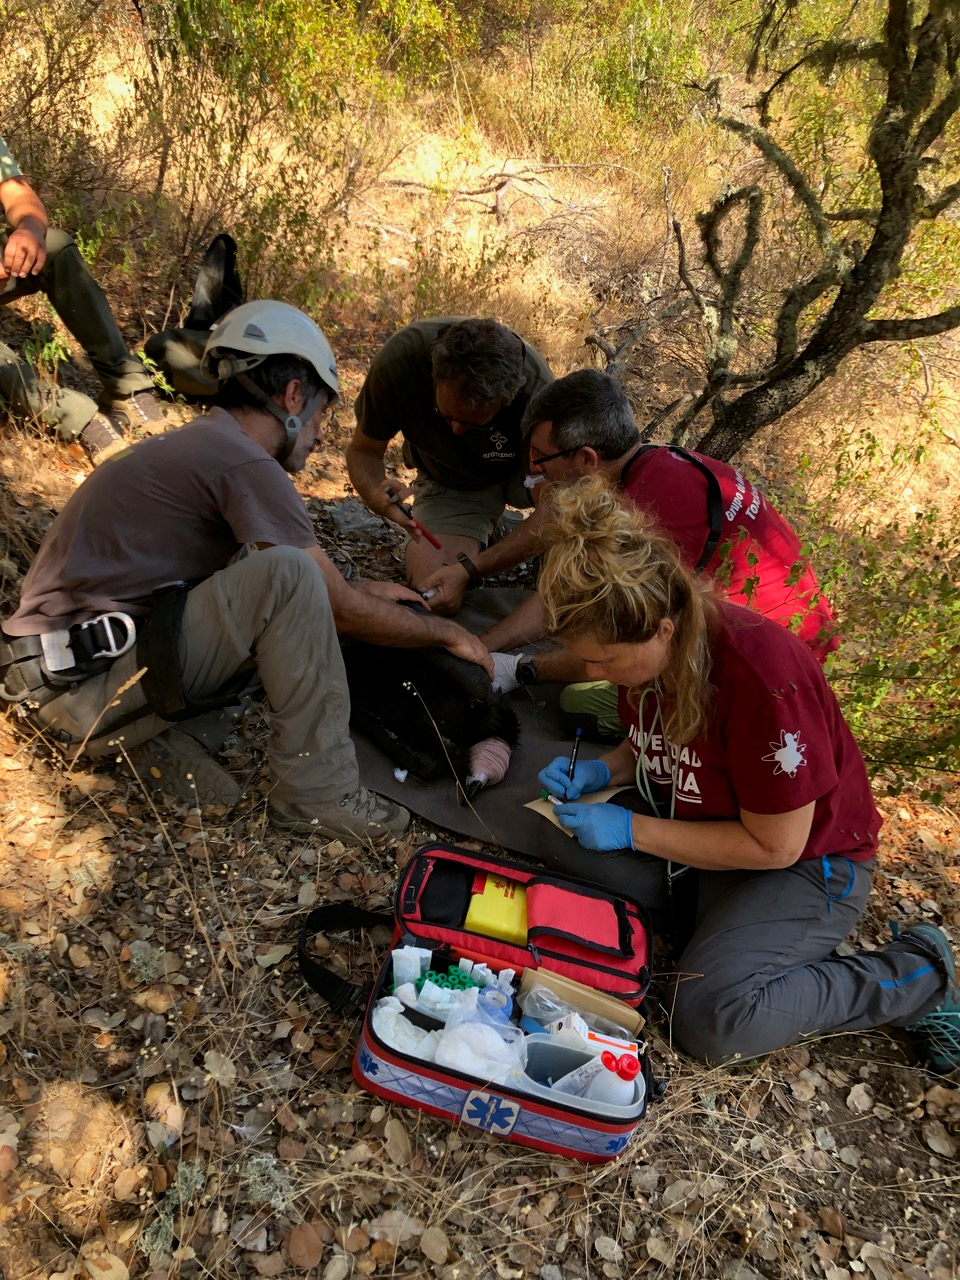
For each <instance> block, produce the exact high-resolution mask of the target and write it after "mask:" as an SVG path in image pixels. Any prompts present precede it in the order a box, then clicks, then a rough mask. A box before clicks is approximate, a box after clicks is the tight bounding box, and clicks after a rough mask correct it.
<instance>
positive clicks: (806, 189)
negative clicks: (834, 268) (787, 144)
mask: <svg viewBox="0 0 960 1280" xmlns="http://www.w3.org/2000/svg"><path fill="white" fill-rule="evenodd" d="M720 124H722V125H723V127H724V128H725V129H729V130H730V131H731V132H732V133H737V134H739V135H740V136H741V137H742V138H746V139H747V141H748V142H752V143H753V145H754V146H755V147H756V148H757V150H758V151H759V152H760V154H761V155H762V156H763V157H764V158H765V159H766V160H768V161H769V162H770V164H772V165H773V166H774V168H776V169H778V170H779V171H780V173H782V174H783V176H784V178H786V180H787V182H788V183H789V184H790V186H791V188H792V189H793V193H794V195H795V196H796V197H797V199H798V200H799V201H800V203H801V204H802V205H803V207H804V208H805V209H806V211H807V213H808V215H809V217H810V221H811V222H812V223H813V227H814V230H815V231H816V233H817V240H818V241H819V243H820V248H821V249H822V250H823V252H824V253H826V254H830V255H833V254H835V253H837V252H838V245H837V242H836V241H835V240H834V238H833V233H832V232H831V230H830V225H829V223H828V222H827V219H826V217H825V216H824V212H823V206H822V205H821V203H820V201H819V200H818V199H817V197H816V196H815V195H814V194H813V190H812V188H811V187H810V184H809V183H808V182H807V180H806V178H805V177H804V176H803V174H802V173H801V172H800V170H799V169H798V168H797V166H796V165H795V164H794V162H793V160H791V158H790V157H789V156H788V155H787V153H786V152H785V151H784V150H783V148H782V147H781V146H779V145H778V144H777V143H776V142H774V140H773V138H772V137H771V136H770V134H769V133H768V132H767V131H766V129H761V128H760V126H759V125H754V124H750V123H749V122H748V121H746V120H738V119H737V118H736V117H735V116H721V117H720Z"/></svg>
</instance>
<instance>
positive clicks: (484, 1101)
mask: <svg viewBox="0 0 960 1280" xmlns="http://www.w3.org/2000/svg"><path fill="white" fill-rule="evenodd" d="M520 1110H521V1108H520V1103H519V1102H510V1101H508V1099H506V1098H500V1097H498V1096H497V1095H496V1094H495V1093H484V1092H482V1091H481V1090H479V1089H474V1090H473V1091H472V1092H471V1093H468V1094H467V1099H466V1101H465V1102H464V1104H463V1110H462V1112H461V1113H460V1118H461V1120H462V1121H463V1122H464V1124H470V1125H473V1126H474V1128H475V1129H483V1130H484V1132H485V1133H500V1134H506V1133H512V1132H513V1127H514V1125H515V1124H516V1123H517V1121H518V1120H519V1118H520Z"/></svg>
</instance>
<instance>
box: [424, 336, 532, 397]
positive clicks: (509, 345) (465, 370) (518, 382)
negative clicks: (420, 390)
mask: <svg viewBox="0 0 960 1280" xmlns="http://www.w3.org/2000/svg"><path fill="white" fill-rule="evenodd" d="M523 355H524V351H523V342H522V341H521V340H520V338H518V337H517V335H516V334H515V333H514V332H513V330H512V329H508V328H507V326H506V325H504V324H498V323H497V321H496V320H459V321H457V323H456V324H451V325H449V326H448V327H447V328H446V329H444V330H443V332H442V333H441V334H440V337H439V338H438V339H437V341H436V344H435V345H434V348H433V381H434V385H437V384H439V383H441V382H449V383H450V384H451V385H452V386H455V387H456V389H457V395H458V396H460V398H461V399H462V400H463V401H464V403H465V404H466V405H467V407H468V408H470V409H471V410H473V409H480V408H487V407H488V406H489V405H494V404H499V405H507V404H510V402H511V401H512V400H513V399H514V398H515V397H516V395H517V393H518V392H519V390H520V388H521V387H522V386H523V383H524V376H523Z"/></svg>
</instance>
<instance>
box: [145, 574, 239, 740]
mask: <svg viewBox="0 0 960 1280" xmlns="http://www.w3.org/2000/svg"><path fill="white" fill-rule="evenodd" d="M189 594H190V587H189V584H188V583H186V582H169V583H167V584H166V585H165V586H162V587H158V588H157V590H156V591H155V592H154V593H153V595H152V596H151V597H150V612H149V613H148V614H147V617H146V619H145V620H144V622H143V624H142V626H141V627H140V634H139V636H138V637H137V664H138V665H139V666H141V667H144V668H145V671H144V674H143V677H142V680H141V684H140V687H141V689H142V690H143V696H144V697H145V698H146V700H147V708H148V710H150V711H153V712H155V713H156V715H158V716H160V717H161V718H162V719H163V720H170V721H172V722H174V723H176V722H177V721H179V720H192V719H194V718H195V717H196V716H201V715H203V714H204V713H205V712H207V711H219V710H220V708H221V707H228V706H230V705H231V704H232V703H234V702H236V700H237V694H238V693H240V692H242V691H243V690H244V689H246V688H247V687H248V686H249V684H250V675H249V672H248V670H247V669H246V668H242V669H241V670H240V671H238V672H237V674H236V675H235V676H234V677H232V678H231V679H230V680H228V681H227V683H226V684H225V685H222V686H221V687H220V688H219V689H217V690H216V691H215V692H214V693H213V694H211V696H210V697H209V698H199V699H190V698H188V697H187V695H186V693H185V692H184V688H183V670H182V668H181V666H180V633H181V631H182V630H183V611H184V609H186V607H187V596H188V595H189ZM136 714H137V716H140V715H143V714H145V713H144V712H142V711H138V712H137V713H136Z"/></svg>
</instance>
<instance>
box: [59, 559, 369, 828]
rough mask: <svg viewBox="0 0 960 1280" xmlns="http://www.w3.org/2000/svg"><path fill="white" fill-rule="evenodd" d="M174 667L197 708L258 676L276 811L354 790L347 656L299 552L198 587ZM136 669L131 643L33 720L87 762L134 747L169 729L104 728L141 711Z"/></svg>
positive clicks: (242, 567) (317, 574) (323, 594)
mask: <svg viewBox="0 0 960 1280" xmlns="http://www.w3.org/2000/svg"><path fill="white" fill-rule="evenodd" d="M180 661H181V664H182V671H183V682H184V689H185V692H186V693H187V694H188V695H189V696H190V697H193V698H196V699H198V700H200V699H203V698H209V697H210V696H211V695H212V694H214V693H215V692H216V691H217V690H218V689H219V688H220V687H221V686H223V685H224V684H226V682H227V681H228V680H230V679H231V677H233V676H234V675H236V673H237V672H239V671H243V670H246V669H249V670H250V673H251V675H253V673H254V670H255V671H256V674H257V676H258V677H259V680H260V683H261V684H262V685H263V689H264V692H265V693H266V696H267V702H268V712H267V715H268V721H269V725H270V740H269V743H268V746H267V758H268V762H269V769H270V776H271V780H272V788H271V792H270V801H271V803H273V804H276V805H277V806H279V807H280V808H288V807H289V806H290V805H291V804H297V805H311V804H320V803H325V802H327V801H330V800H339V799H340V798H341V797H342V796H344V795H346V794H348V793H349V792H351V791H355V790H356V789H357V787H358V786H359V775H358V771H357V760H356V755H355V752H354V748H353V743H352V741H351V739H350V734H349V731H348V725H349V721H350V695H349V692H348V690H347V679H346V674H345V672H344V669H343V658H342V657H341V654H340V645H339V642H338V640H337V631H336V626H335V624H334V619H333V613H332V612H331V609H330V604H329V601H328V599H327V586H326V583H325V581H324V578H323V574H322V573H321V571H320V568H319V566H318V565H317V563H316V561H315V560H313V559H312V557H311V556H310V555H309V554H308V553H307V552H306V551H298V550H296V549H295V548H293V547H271V548H268V549H267V550H264V551H259V552H257V554H256V555H253V556H250V557H248V558H247V559H245V560H240V561H238V562H237V563H236V564H232V565H229V566H228V567H227V568H226V569H221V570H220V572H219V573H215V574H214V575H213V576H212V577H210V578H207V579H206V581H204V582H201V583H200V584H199V585H198V586H196V587H194V588H193V590H192V591H191V592H190V594H189V596H188V598H187V606H186V609H185V611H184V618H183V632H182V635H181V638H180ZM137 670H138V664H137V656H136V647H134V649H132V650H131V651H130V652H129V653H126V654H124V655H123V656H122V657H121V658H118V659H117V661H116V662H115V663H114V664H113V666H112V667H111V668H110V669H109V671H106V672H104V673H103V674H101V675H99V676H94V677H92V678H91V679H90V680H87V681H85V682H84V683H83V684H81V685H78V686H76V687H75V688H74V689H72V690H70V691H69V692H68V693H64V694H62V695H61V696H60V697H58V698H56V699H54V700H53V701H52V702H48V703H47V704H46V706H44V707H43V708H42V709H41V710H40V712H39V713H36V717H35V719H36V720H39V721H40V722H41V723H42V724H43V726H44V728H47V729H50V730H53V731H60V733H61V734H66V735H68V736H69V739H70V740H71V742H72V743H73V744H74V746H75V748H76V747H79V746H80V745H81V744H83V746H82V751H83V753H84V754H86V755H90V756H99V755H106V754H109V753H111V752H112V753H119V752H120V751H121V750H123V749H130V748H131V747H134V746H137V745H138V744H139V743H141V742H144V741H146V740H147V739H148V738H152V737H154V736H155V735H156V734H158V733H160V732H162V730H164V729H166V728H169V724H168V723H167V722H166V721H164V720H161V719H160V718H159V717H158V716H155V715H153V714H150V713H148V714H146V715H144V716H142V717H141V718H139V719H136V720H133V721H132V722H131V723H129V724H126V725H118V727H117V728H116V729H115V730H113V731H111V729H110V725H111V724H116V722H117V721H118V720H120V718H121V717H123V716H125V715H126V714H127V713H128V712H131V711H136V710H138V709H139V708H142V707H144V706H145V705H146V704H145V699H144V697H143V693H142V691H141V689H140V687H139V683H138V681H137V680H136V674H137ZM128 685H129V686H130V687H129V688H127V687H126V686H128ZM68 750H69V748H68Z"/></svg>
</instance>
